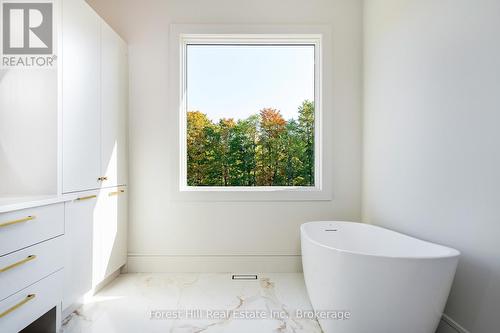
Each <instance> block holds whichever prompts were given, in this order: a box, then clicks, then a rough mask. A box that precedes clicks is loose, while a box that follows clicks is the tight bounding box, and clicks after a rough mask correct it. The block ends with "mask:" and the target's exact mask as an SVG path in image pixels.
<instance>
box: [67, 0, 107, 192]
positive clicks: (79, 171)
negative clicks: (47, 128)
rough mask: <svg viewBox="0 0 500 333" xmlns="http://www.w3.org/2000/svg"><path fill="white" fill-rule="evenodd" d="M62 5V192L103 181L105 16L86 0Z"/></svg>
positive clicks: (71, 0) (76, 0)
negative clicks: (102, 37) (102, 24)
mask: <svg viewBox="0 0 500 333" xmlns="http://www.w3.org/2000/svg"><path fill="white" fill-rule="evenodd" d="M62 7H63V11H62V30H63V33H62V39H63V40H62V113H63V116H62V141H63V142H62V182H63V188H62V192H63V193H68V192H76V191H83V190H89V189H95V188H97V187H98V186H99V182H98V178H99V177H100V173H101V163H100V158H101V153H100V140H101V138H100V137H101V112H100V93H101V91H100V75H101V74H100V73H101V72H100V69H101V50H100V47H101V44H100V20H101V19H100V18H99V16H98V15H97V14H96V13H95V12H94V11H93V10H91V9H90V7H89V6H88V5H87V4H86V3H85V1H82V0H64V1H63V6H62Z"/></svg>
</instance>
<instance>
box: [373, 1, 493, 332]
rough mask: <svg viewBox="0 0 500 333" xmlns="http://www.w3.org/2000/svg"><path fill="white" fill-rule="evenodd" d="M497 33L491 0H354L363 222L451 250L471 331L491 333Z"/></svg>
mask: <svg viewBox="0 0 500 333" xmlns="http://www.w3.org/2000/svg"><path fill="white" fill-rule="evenodd" d="M499 32H500V2H499V1H497V0H474V1H473V0H367V1H366V3H365V113H366V114H365V121H364V124H365V132H364V147H365V164H364V170H365V171H364V180H365V190H364V215H365V220H366V221H368V222H371V223H375V224H379V225H383V226H385V227H388V228H391V229H395V230H399V231H402V232H405V233H408V234H411V235H415V236H418V237H421V238H423V239H427V240H431V241H435V242H438V243H442V244H446V245H450V246H453V247H455V248H457V249H459V250H460V251H461V252H462V257H461V261H460V264H459V267H458V272H457V275H456V279H455V283H454V286H453V289H452V292H451V296H450V298H449V302H448V306H447V308H446V313H447V314H448V315H449V316H450V317H451V318H453V319H454V320H455V321H457V322H458V323H459V324H461V325H462V326H463V327H465V328H466V329H468V330H469V331H470V332H474V333H491V332H498V331H499V330H500V328H498V309H499V308H500V250H499V249H500V247H499V244H500V130H499V124H500V35H499ZM443 331H444V326H443Z"/></svg>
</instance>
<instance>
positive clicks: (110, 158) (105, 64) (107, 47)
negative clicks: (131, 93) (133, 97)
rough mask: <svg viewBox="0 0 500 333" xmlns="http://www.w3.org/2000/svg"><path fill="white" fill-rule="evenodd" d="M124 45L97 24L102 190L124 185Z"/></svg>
mask: <svg viewBox="0 0 500 333" xmlns="http://www.w3.org/2000/svg"><path fill="white" fill-rule="evenodd" d="M127 110H128V61H127V44H125V42H124V41H123V40H122V39H121V38H120V37H119V36H118V35H117V34H116V32H114V31H113V30H112V29H111V28H110V27H109V26H108V25H107V24H106V23H105V22H104V21H102V22H101V113H102V117H101V119H102V126H101V175H102V176H104V177H106V180H105V181H104V182H103V186H105V187H112V186H118V185H125V184H126V183H127V126H128V125H127Z"/></svg>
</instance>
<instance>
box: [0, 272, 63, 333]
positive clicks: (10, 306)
mask: <svg viewBox="0 0 500 333" xmlns="http://www.w3.org/2000/svg"><path fill="white" fill-rule="evenodd" d="M62 282H63V281H62V272H61V271H57V272H56V273H53V274H51V275H49V276H47V277H46V278H45V279H43V280H40V281H38V282H37V283H35V284H32V285H31V286H29V287H27V288H25V289H23V290H21V291H19V292H18V293H16V294H14V295H12V296H10V297H8V298H6V299H4V300H2V301H0V332H2V333H3V332H5V333H15V332H19V331H20V330H22V329H23V328H25V327H26V326H28V325H29V324H31V323H32V322H33V321H35V320H36V319H38V318H39V317H40V316H42V315H43V314H45V313H46V312H47V311H49V310H50V309H52V308H53V307H55V306H58V305H60V302H61V297H62V295H61V290H62V288H61V286H62ZM58 311H60V307H59V309H58ZM58 317H59V316H58Z"/></svg>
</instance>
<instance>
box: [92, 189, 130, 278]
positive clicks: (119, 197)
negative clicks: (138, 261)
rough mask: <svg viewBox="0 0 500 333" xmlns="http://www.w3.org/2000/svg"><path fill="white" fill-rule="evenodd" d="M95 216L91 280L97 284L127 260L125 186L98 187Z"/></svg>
mask: <svg viewBox="0 0 500 333" xmlns="http://www.w3.org/2000/svg"><path fill="white" fill-rule="evenodd" d="M94 218H95V222H94V226H95V229H94V235H95V236H94V283H95V284H96V285H97V284H99V283H101V282H102V281H103V280H105V279H106V278H107V277H108V276H110V275H111V274H112V273H114V272H115V271H116V270H118V269H119V268H120V267H121V266H123V265H125V263H126V261H127V188H126V187H118V188H116V187H115V188H108V189H103V190H101V191H100V193H99V198H98V202H97V207H96V213H95V216H94Z"/></svg>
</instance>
